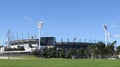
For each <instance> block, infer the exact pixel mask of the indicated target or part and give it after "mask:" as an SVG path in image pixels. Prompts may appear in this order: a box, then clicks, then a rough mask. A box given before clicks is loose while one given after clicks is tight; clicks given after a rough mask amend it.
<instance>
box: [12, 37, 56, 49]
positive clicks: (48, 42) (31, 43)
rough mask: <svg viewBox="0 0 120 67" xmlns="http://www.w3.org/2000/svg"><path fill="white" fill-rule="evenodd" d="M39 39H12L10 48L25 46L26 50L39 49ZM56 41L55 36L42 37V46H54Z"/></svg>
mask: <svg viewBox="0 0 120 67" xmlns="http://www.w3.org/2000/svg"><path fill="white" fill-rule="evenodd" d="M38 43H39V39H22V40H14V41H10V48H18V47H24V49H25V51H33V50H35V49H38V45H39V44H38ZM55 43H56V39H55V37H41V38H40V46H41V48H44V47H46V46H47V47H53V46H54V45H55Z"/></svg>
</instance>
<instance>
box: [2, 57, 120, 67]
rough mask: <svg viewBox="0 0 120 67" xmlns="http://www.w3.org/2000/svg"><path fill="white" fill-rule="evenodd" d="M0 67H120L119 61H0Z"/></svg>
mask: <svg viewBox="0 0 120 67" xmlns="http://www.w3.org/2000/svg"><path fill="white" fill-rule="evenodd" d="M0 67H120V60H107V59H106V60H105V59H74V60H73V59H9V60H8V59H0Z"/></svg>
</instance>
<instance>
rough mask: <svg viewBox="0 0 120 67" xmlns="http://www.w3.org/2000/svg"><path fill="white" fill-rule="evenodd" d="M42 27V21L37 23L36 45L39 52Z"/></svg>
mask: <svg viewBox="0 0 120 67" xmlns="http://www.w3.org/2000/svg"><path fill="white" fill-rule="evenodd" d="M42 26H43V22H42V21H39V22H38V33H39V34H38V36H39V37H38V38H39V45H38V49H39V50H40V37H41V28H42Z"/></svg>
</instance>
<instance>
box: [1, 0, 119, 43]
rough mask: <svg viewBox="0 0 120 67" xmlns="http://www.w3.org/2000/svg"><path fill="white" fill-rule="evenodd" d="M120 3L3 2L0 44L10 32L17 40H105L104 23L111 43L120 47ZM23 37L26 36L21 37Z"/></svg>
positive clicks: (87, 0) (83, 0)
mask: <svg viewBox="0 0 120 67" xmlns="http://www.w3.org/2000/svg"><path fill="white" fill-rule="evenodd" d="M119 3H120V0H0V41H1V43H0V44H4V43H5V42H6V41H7V33H8V30H9V29H10V33H11V36H12V37H13V35H14V38H15V39H16V38H17V34H18V39H22V38H24V39H25V38H26V39H27V38H28V34H29V35H30V36H36V37H37V35H38V26H37V24H38V22H39V21H42V22H43V23H44V24H43V27H42V29H41V36H53V37H56V40H57V41H61V39H63V41H67V40H68V39H69V40H70V41H73V38H74V37H76V38H77V41H79V40H81V41H85V40H86V41H90V40H91V41H95V40H96V41H99V40H100V41H104V29H103V24H106V25H107V30H108V32H110V33H111V42H112V41H114V40H116V41H117V45H120V30H119V29H120V4H119ZM22 34H23V35H22Z"/></svg>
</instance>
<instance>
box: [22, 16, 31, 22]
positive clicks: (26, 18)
mask: <svg viewBox="0 0 120 67" xmlns="http://www.w3.org/2000/svg"><path fill="white" fill-rule="evenodd" d="M24 19H25V20H27V21H29V22H30V21H32V19H31V18H30V17H24Z"/></svg>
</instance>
